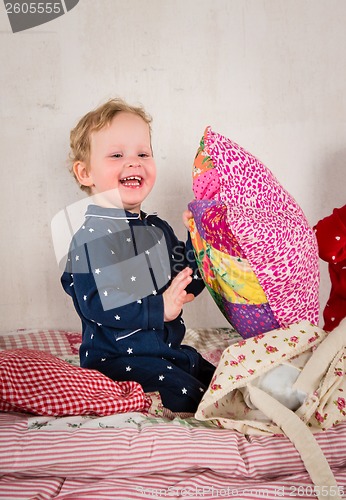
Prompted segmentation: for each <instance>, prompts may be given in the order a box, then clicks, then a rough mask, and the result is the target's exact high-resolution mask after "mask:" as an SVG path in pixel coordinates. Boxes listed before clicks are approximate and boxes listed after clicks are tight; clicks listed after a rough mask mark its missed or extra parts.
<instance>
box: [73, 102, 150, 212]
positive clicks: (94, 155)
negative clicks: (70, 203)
mask: <svg viewBox="0 0 346 500" xmlns="http://www.w3.org/2000/svg"><path fill="white" fill-rule="evenodd" d="M73 169H74V172H75V174H76V177H77V178H78V180H79V182H80V183H81V184H82V185H83V186H88V187H90V188H91V194H92V195H93V196H94V199H95V201H96V202H97V203H98V204H99V205H102V206H104V207H118V208H124V209H125V210H128V211H130V212H133V213H140V208H141V204H142V202H143V200H145V198H146V197H147V196H148V194H149V193H150V191H151V190H152V188H153V186H154V183H155V179H156V165H155V161H154V158H153V155H152V149H151V140H150V130H149V125H148V124H147V123H146V122H145V121H144V120H143V119H142V118H141V117H140V116H138V115H136V114H134V113H127V112H121V113H118V114H117V115H116V116H115V117H114V118H113V120H112V121H111V123H110V124H109V125H108V126H106V127H104V128H102V129H101V130H99V131H95V132H92V134H91V138H90V159H89V162H88V163H86V162H76V163H75V165H74V167H73Z"/></svg>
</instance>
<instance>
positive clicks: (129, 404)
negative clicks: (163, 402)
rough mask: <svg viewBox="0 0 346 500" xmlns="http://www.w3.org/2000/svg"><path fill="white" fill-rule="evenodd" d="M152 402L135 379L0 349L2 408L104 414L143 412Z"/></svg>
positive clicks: (42, 354)
mask: <svg viewBox="0 0 346 500" xmlns="http://www.w3.org/2000/svg"><path fill="white" fill-rule="evenodd" d="M150 405H151V399H150V397H149V396H147V395H145V393H144V391H143V388H142V386H141V385H140V384H138V383H137V382H114V381H113V380H111V379H109V378H108V377H106V376H105V375H103V374H102V373H100V372H98V371H96V370H89V369H86V368H79V367H76V366H72V365H70V364H69V363H67V362H66V361H64V360H62V359H59V358H56V357H55V356H53V355H51V354H49V353H47V352H43V351H34V350H29V349H14V350H9V351H1V352H0V411H24V412H30V413H34V414H36V415H51V416H62V415H86V414H88V415H100V416H105V415H112V414H114V413H123V412H127V411H145V410H147V409H148V408H149V407H150Z"/></svg>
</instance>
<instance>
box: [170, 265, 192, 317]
mask: <svg viewBox="0 0 346 500" xmlns="http://www.w3.org/2000/svg"><path fill="white" fill-rule="evenodd" d="M191 274H192V269H190V268H189V267H185V269H183V270H182V271H180V273H179V274H177V275H176V277H175V278H174V279H173V281H172V283H171V284H170V285H169V287H168V288H167V290H166V291H165V292H163V294H162V297H163V308H164V321H173V320H174V319H175V318H176V317H177V316H179V314H180V311H181V310H182V308H183V305H184V304H186V303H187V302H191V301H192V300H193V299H194V298H195V296H194V295H193V294H192V293H187V292H186V290H185V288H186V287H187V285H188V284H189V283H191V281H192V278H191Z"/></svg>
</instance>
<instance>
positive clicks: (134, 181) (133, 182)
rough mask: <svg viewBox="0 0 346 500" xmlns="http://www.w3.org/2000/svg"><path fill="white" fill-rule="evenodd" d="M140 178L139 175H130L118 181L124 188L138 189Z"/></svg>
mask: <svg viewBox="0 0 346 500" xmlns="http://www.w3.org/2000/svg"><path fill="white" fill-rule="evenodd" d="M142 180H143V179H142V177H140V176H139V175H131V176H129V177H124V178H123V179H120V183H121V184H122V185H123V186H126V187H140V186H141V184H142Z"/></svg>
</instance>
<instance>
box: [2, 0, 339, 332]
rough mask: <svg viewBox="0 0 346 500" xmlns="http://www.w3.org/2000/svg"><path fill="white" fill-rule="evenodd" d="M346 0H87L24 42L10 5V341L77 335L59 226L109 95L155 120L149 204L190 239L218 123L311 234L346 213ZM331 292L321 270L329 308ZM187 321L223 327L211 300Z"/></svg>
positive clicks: (6, 316) (5, 281)
mask: <svg viewBox="0 0 346 500" xmlns="http://www.w3.org/2000/svg"><path fill="white" fill-rule="evenodd" d="M345 19H346V2H345V1H344V0H165V1H162V0H127V1H126V2H125V1H124V0H97V1H94V0H80V2H79V4H78V5H77V6H76V7H75V8H74V9H73V10H71V11H70V12H69V13H68V14H66V15H64V16H62V17H60V18H58V19H56V20H54V21H51V22H50V23H47V24H45V25H41V26H39V27H36V28H33V29H30V30H27V31H23V32H20V33H16V34H12V32H11V30H10V25H9V22H8V19H7V17H6V13H5V9H4V7H3V6H0V33H1V34H0V36H1V45H0V53H1V61H0V62H1V72H0V83H1V134H0V145H1V170H0V172H1V187H2V193H1V242H0V255H1V262H2V273H1V274H2V280H1V299H0V317H1V325H0V331H7V330H10V329H17V328H26V327H32V328H39V327H42V328H43V327H49V328H63V327H65V328H79V324H80V323H79V319H78V318H77V317H76V315H75V312H74V310H73V307H72V304H71V302H70V300H69V298H68V297H67V296H65V293H64V292H63V290H62V288H61V287H60V282H59V280H60V271H59V269H58V266H57V263H56V261H55V255H54V250H53V245H52V240H51V235H50V221H51V218H52V217H53V216H54V215H55V214H56V213H57V212H58V211H59V210H60V209H62V208H64V206H66V205H69V204H70V203H73V202H74V201H76V200H77V199H80V198H81V197H82V196H83V195H82V193H81V192H80V191H79V189H78V187H77V186H76V185H75V184H74V181H73V179H72V177H71V176H70V174H69V173H68V169H67V162H66V158H67V155H68V148H69V131H70V129H71V128H72V127H73V126H74V124H75V123H76V121H77V120H78V119H79V117H80V116H82V114H84V113H85V112H87V111H89V110H90V109H92V108H93V107H95V106H96V105H98V104H100V103H101V102H103V101H104V100H105V99H108V98H110V97H112V96H121V97H123V98H125V99H126V100H128V101H129V102H131V103H133V104H136V103H142V104H143V105H144V106H145V107H146V109H147V110H148V111H149V112H150V113H151V114H152V116H153V118H154V122H153V131H154V135H153V143H154V149H155V154H156V160H157V164H158V170H159V175H158V181H157V185H156V187H155V189H154V191H153V193H152V195H151V198H150V200H148V202H147V203H146V205H145V206H144V209H147V210H157V211H158V212H159V215H161V216H162V217H163V218H167V219H168V220H169V222H170V223H171V224H172V225H173V227H174V228H175V229H176V231H177V233H178V234H179V236H180V237H184V235H185V231H184V228H183V226H182V224H181V212H182V210H183V209H184V208H185V205H186V204H187V202H188V201H189V200H190V199H192V190H191V165H192V161H193V157H194V154H195V151H196V149H197V146H198V142H199V139H200V137H201V135H202V133H203V130H204V128H205V126H206V125H211V126H212V127H213V128H214V129H215V130H216V131H218V132H221V133H224V134H225V135H228V136H229V137H231V138H232V139H233V140H235V141H236V142H239V143H240V144H241V145H242V146H244V147H246V148H247V149H248V150H249V151H251V152H253V153H254V154H256V155H257V156H258V157H259V158H261V159H262V160H263V161H264V162H265V163H266V164H267V166H268V167H269V168H271V170H272V171H273V172H274V173H275V175H276V176H277V177H278V178H279V180H280V181H281V182H282V183H283V184H284V186H285V187H286V188H287V189H288V190H289V191H290V192H291V194H293V196H294V197H295V198H296V200H297V201H298V203H300V205H301V206H302V208H303V209H304V211H305V213H306V215H307V217H308V219H309V221H310V223H311V224H314V223H315V222H317V220H319V219H320V218H322V217H323V216H324V215H327V214H329V213H330V212H331V210H332V208H333V207H334V206H341V205H343V204H344V203H345V198H346V196H345V194H346V189H345V169H346V167H345V165H346V92H345V88H346V51H345V47H346V30H345ZM328 289H329V283H328V276H327V273H326V267H325V266H324V265H323V264H322V286H321V302H322V305H324V303H325V300H326V298H327V295H328ZM185 319H186V323H187V324H188V326H222V325H226V322H225V320H224V319H223V317H222V316H221V314H220V313H219V312H218V310H217V308H216V306H215V305H214V303H213V302H212V300H211V299H210V297H209V296H208V294H207V292H204V294H203V296H202V297H199V298H198V299H196V301H195V302H194V303H193V304H191V305H188V306H186V309H185Z"/></svg>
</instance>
